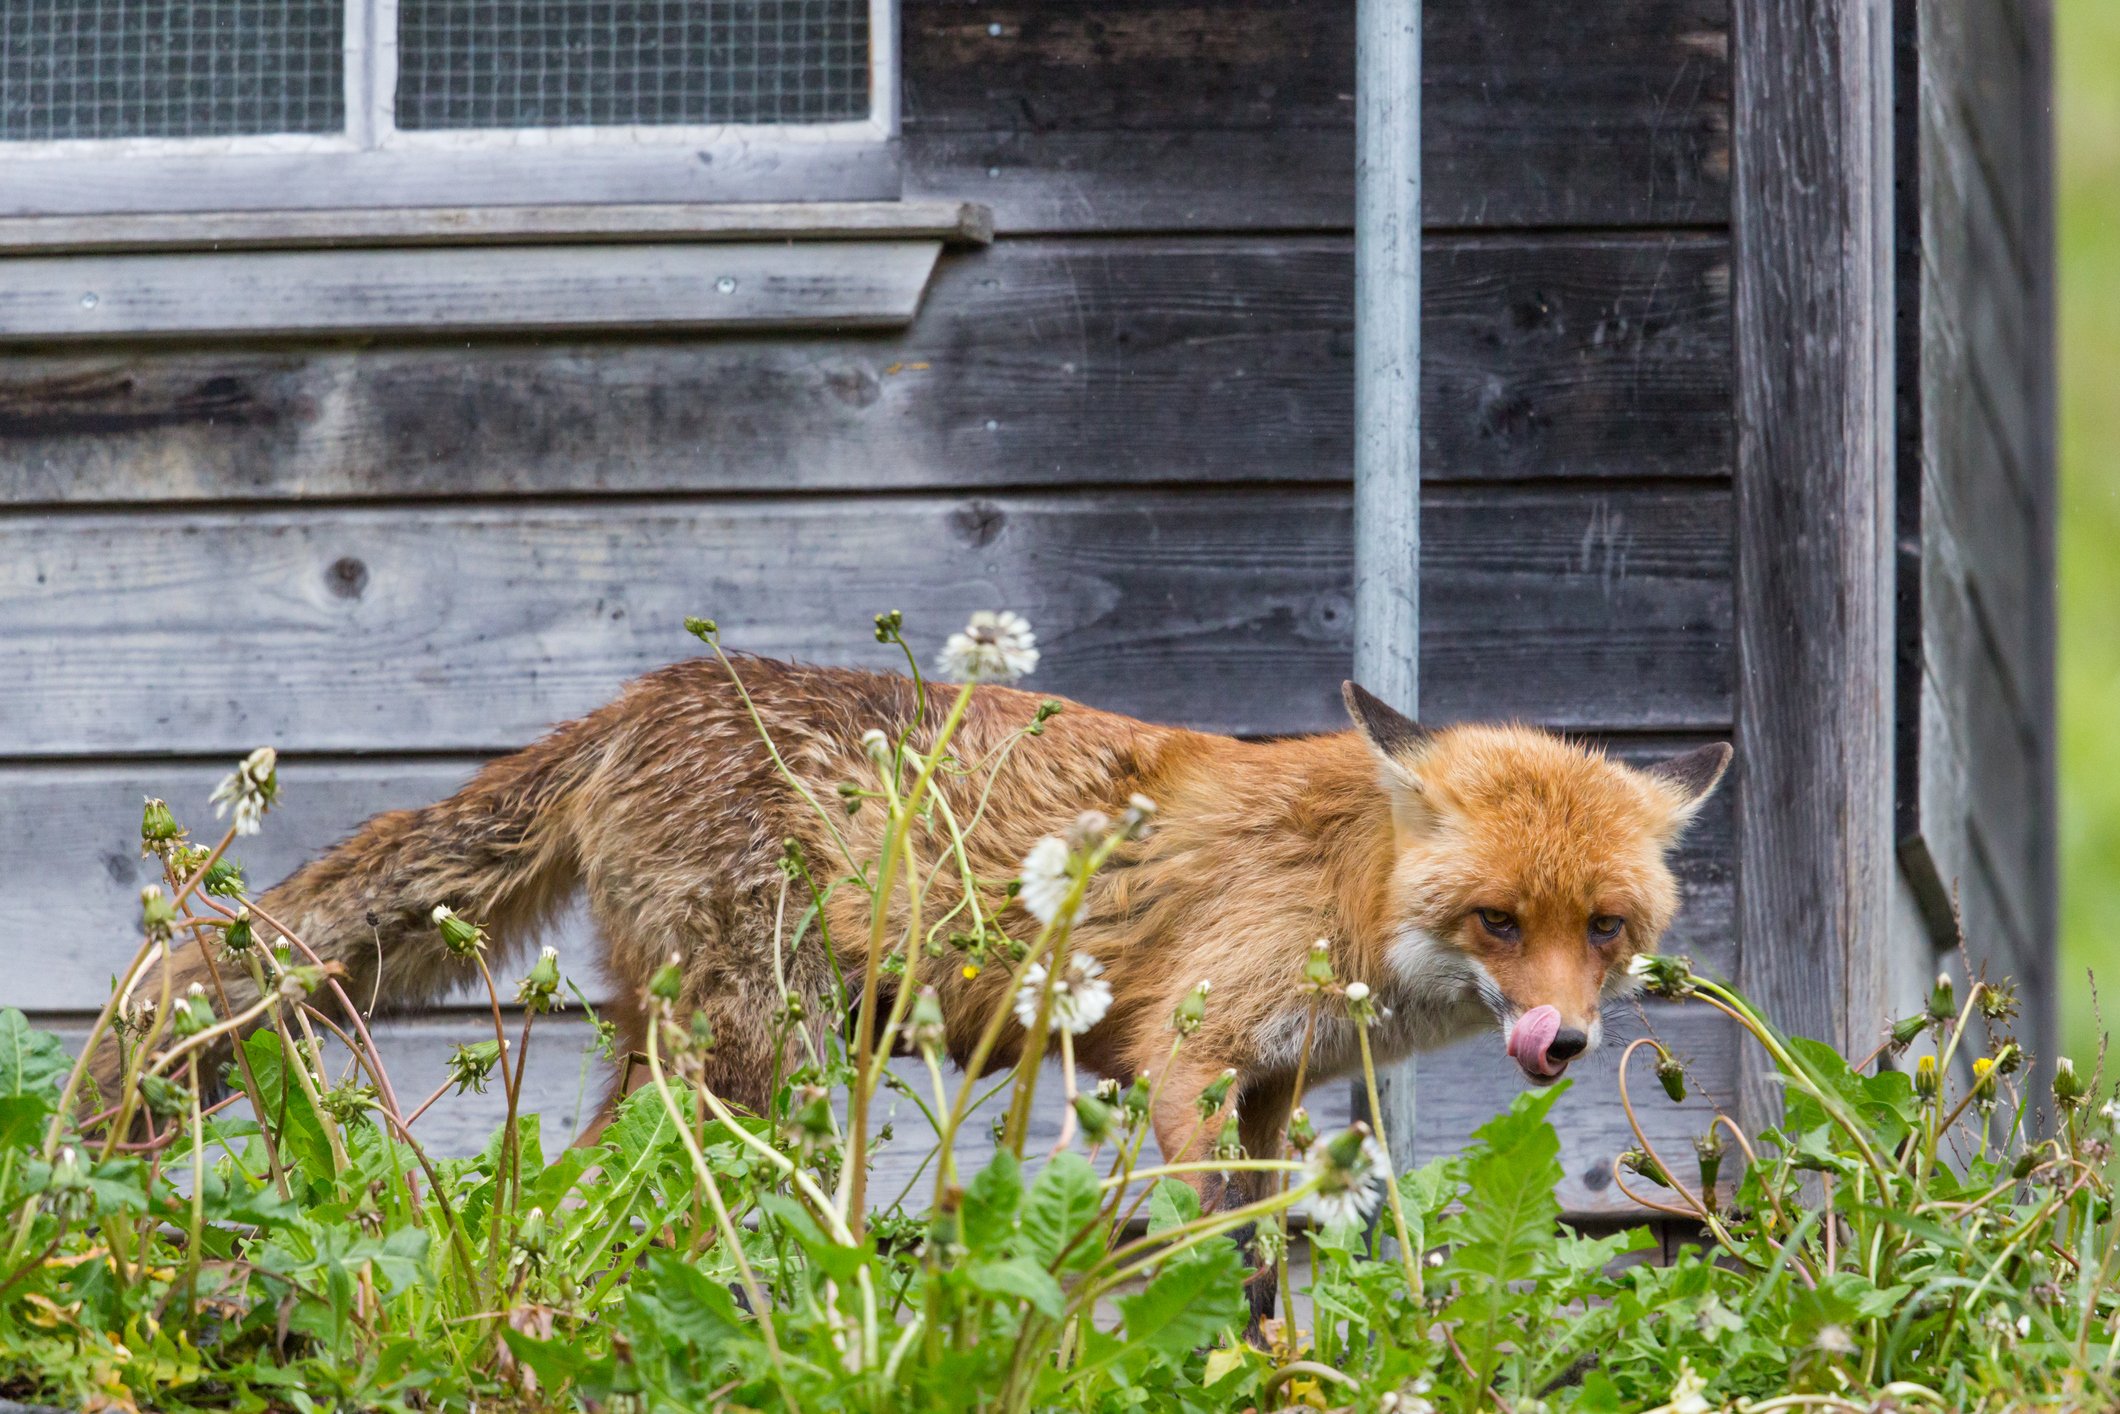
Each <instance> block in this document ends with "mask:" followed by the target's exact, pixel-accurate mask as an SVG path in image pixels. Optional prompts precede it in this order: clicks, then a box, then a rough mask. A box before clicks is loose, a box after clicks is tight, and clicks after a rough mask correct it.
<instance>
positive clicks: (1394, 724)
mask: <svg viewBox="0 0 2120 1414" xmlns="http://www.w3.org/2000/svg"><path fill="white" fill-rule="evenodd" d="M1340 697H1341V698H1342V699H1343V700H1344V701H1345V702H1346V703H1347V715H1348V716H1350V717H1352V718H1354V724H1355V727H1356V729H1357V730H1359V731H1360V732H1361V733H1362V735H1363V737H1364V738H1365V739H1367V740H1368V742H1369V744H1370V745H1371V746H1372V747H1374V748H1375V749H1376V753H1377V755H1379V756H1381V757H1383V758H1384V759H1385V760H1386V761H1392V762H1396V761H1397V759H1398V758H1399V757H1401V756H1403V755H1404V754H1406V753H1408V752H1411V751H1416V750H1418V749H1419V748H1420V747H1421V746H1423V745H1425V744H1426V743H1427V741H1428V736H1429V733H1428V729H1427V728H1426V727H1424V726H1422V725H1421V724H1420V723H1419V722H1416V721H1415V720H1413V718H1411V717H1409V716H1407V715H1406V714H1405V713H1403V712H1400V711H1398V710H1397V709H1396V708H1393V707H1391V706H1389V705H1387V704H1386V703H1385V702H1384V700H1383V699H1382V698H1380V697H1378V696H1377V695H1376V694H1375V693H1373V692H1371V691H1369V690H1368V689H1367V688H1365V687H1363V686H1362V685H1361V684H1360V683H1354V682H1343V683H1341V684H1340Z"/></svg>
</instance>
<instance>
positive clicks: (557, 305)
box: [0, 240, 942, 343]
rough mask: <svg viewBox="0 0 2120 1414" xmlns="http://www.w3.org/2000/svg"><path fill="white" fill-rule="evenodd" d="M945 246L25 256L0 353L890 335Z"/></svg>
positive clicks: (10, 275) (2, 315)
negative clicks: (676, 333)
mask: <svg viewBox="0 0 2120 1414" xmlns="http://www.w3.org/2000/svg"><path fill="white" fill-rule="evenodd" d="M941 253H942V243H941V242H940V241H936V240H907V241H891V240H883V241H818V242H811V243H806V244H786V243H780V244H771V243H763V242H727V243H719V244H714V243H708V244H682V245H672V244H657V245H647V244H642V245H602V246H496V247H490V248H484V249H469V248H458V247H433V248H427V249H398V250H336V251H318V250H289V251H248V252H244V253H242V254H240V255H232V256H223V255H217V254H212V253H190V254H179V255H70V256H24V257H20V258H17V259H12V260H9V261H7V263H6V265H5V267H4V271H5V276H6V278H5V279H4V280H0V342H18V343H21V342H28V343H59V342H72V341H77V340H88V339H96V340H104V339H115V338H123V337H142V338H172V337H179V336H189V337H199V338H226V337H231V336H241V337H246V338H271V337H281V336H298V335H299V336H320V335H321V336H332V335H349V334H377V333H386V332H396V333H399V334H413V335H417V336H423V337H424V336H432V335H436V334H465V333H493V332H497V331H502V330H510V331H516V332H529V331H548V330H576V331H578V330H599V329H600V330H608V331H620V330H623V331H625V332H628V333H645V332H654V331H658V330H671V329H690V330H709V329H834V330H844V329H891V328H902V327H904V326H905V325H907V324H910V323H912V322H913V316H914V315H915V314H916V313H918V312H919V309H920V297H921V295H922V294H923V293H924V292H925V291H926V289H927V282H928V276H929V275H930V274H931V273H932V272H933V270H934V268H935V260H936V258H937V257H938V256H939V255H941Z"/></svg>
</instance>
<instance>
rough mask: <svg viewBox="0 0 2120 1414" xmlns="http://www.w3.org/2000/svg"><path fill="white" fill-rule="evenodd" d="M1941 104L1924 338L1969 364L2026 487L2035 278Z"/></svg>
mask: <svg viewBox="0 0 2120 1414" xmlns="http://www.w3.org/2000/svg"><path fill="white" fill-rule="evenodd" d="M1935 103H1936V97H1935V95H1934V94H1924V98H1923V104H1922V123H1923V150H1922V173H1921V187H1922V191H1923V195H1924V209H1923V215H1922V227H1921V263H1922V281H1923V285H1922V319H1923V324H1924V326H1925V332H1924V338H1925V340H1927V341H1929V342H1930V343H1933V341H1934V340H1937V339H1939V338H1940V339H1944V340H1947V341H1948V342H1949V345H1950V347H1951V349H1952V352H1953V354H1954V356H1955V357H1957V358H1959V359H1962V360H1964V361H1965V363H1966V365H1967V367H1968V369H1969V374H1968V377H1967V385H1968V390H1969V391H1970V392H1972V393H1973V394H1974V395H1975V396H1977V397H1980V398H1981V399H1982V400H1983V401H1984V402H1985V403H1986V405H1987V406H1988V407H1989V409H1990V410H1991V414H1992V415H1993V417H1994V418H1995V420H1996V425H1997V428H1998V429H1999V431H2000V433H2001V435H2002V438H2003V442H2004V445H2005V446H2006V447H2007V448H2008V450H2009V452H2010V467H2009V470H2010V473H2011V474H2012V475H2013V476H2016V477H2017V478H2019V482H2020V484H2023V478H2024V472H2023V470H2022V468H2023V467H2024V466H2025V465H2026V463H2027V460H2028V459H2029V457H2030V456H2031V455H2032V444H2033V441H2034V439H2035V438H2036V436H2037V432H2036V430H2035V429H2034V427H2033V424H2032V421H2031V409H2030V406H2029V404H2028V403H2027V401H2026V386H2025V381H2024V375H2025V368H2026V360H2027V359H2028V357H2029V354H2030V342H2031V340H2032V338H2033V337H2034V336H2033V333H2032V327H2031V323H2030V312H2029V304H2028V301H2027V298H2026V290H2027V287H2026V283H2025V278H2026V277H2025V274H2024V271H2023V268H2022V266H2020V265H2019V263H2018V261H2017V258H2016V255H2015V253H2014V252H2013V251H2012V250H2011V249H2010V248H2009V242H2008V240H2007V238H2006V236H2005V234H2004V230H2003V225H2002V219H2001V215H2000V213H1999V211H1998V209H1997V206H1996V193H1995V191H1994V189H1993V187H1992V185H1991V183H1990V182H1989V180H1988V178H1987V174H1986V173H1985V172H1984V171H1982V170H1981V169H1980V168H1979V166H1978V165H1977V161H1976V158H1975V155H1974V154H1973V152H1972V151H1971V150H1970V147H1969V144H1968V139H1967V138H1966V136H1965V134H1964V133H1963V132H1953V131H1952V130H1951V129H1950V128H1949V127H1948V126H1947V125H1944V124H1943V123H1942V122H1941V120H1940V119H1939V116H1938V114H1937V113H1936V111H1935ZM1928 361H1929V360H1928V358H1927V357H1926V356H1925V357H1924V363H1927V362H1928Z"/></svg>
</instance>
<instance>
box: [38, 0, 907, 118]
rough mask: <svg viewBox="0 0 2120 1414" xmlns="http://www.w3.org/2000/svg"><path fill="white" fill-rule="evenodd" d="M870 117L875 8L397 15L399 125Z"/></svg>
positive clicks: (481, 0)
mask: <svg viewBox="0 0 2120 1414" xmlns="http://www.w3.org/2000/svg"><path fill="white" fill-rule="evenodd" d="M0 3H7V0H0ZM868 115H869V5H868V0H400V4H399V7H398V91H397V125H398V126H399V127H400V128H406V129H414V128H553V127H576V126H587V127H614V126H630V125H634V124H641V125H668V124H697V123H825V122H837V121H844V120H850V119H861V118H866V117H867V116H868Z"/></svg>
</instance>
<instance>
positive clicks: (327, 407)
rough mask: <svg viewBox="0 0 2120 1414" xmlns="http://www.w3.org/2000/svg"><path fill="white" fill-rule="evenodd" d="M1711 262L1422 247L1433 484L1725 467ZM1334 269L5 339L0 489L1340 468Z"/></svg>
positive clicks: (1249, 262) (1204, 248) (756, 487)
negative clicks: (871, 329) (809, 315)
mask: <svg viewBox="0 0 2120 1414" xmlns="http://www.w3.org/2000/svg"><path fill="white" fill-rule="evenodd" d="M404 254H414V253H412V252H404ZM1728 271H1729V267H1728V251H1727V246H1726V243H1725V242H1724V241H1723V240H1722V239H1721V238H1720V237H1713V236H1691V235H1671V234H1657V233H1652V234H1642V235H1637V234H1627V235H1613V236H1586V235H1578V236H1480V237H1436V238H1433V239H1432V240H1431V241H1430V242H1429V246H1428V251H1427V259H1426V263H1425V267H1424V270H1423V276H1424V279H1425V280H1426V282H1427V284H1426V290H1427V293H1426V298H1425V306H1426V312H1425V317H1424V320H1423V324H1424V328H1423V330H1422V339H1423V345H1424V350H1425V354H1426V358H1425V361H1424V367H1423V377H1422V383H1423V389H1422V392H1423V395H1422V404H1423V406H1422V414H1423V415H1422V426H1423V429H1424V436H1425V446H1424V447H1423V465H1424V468H1425V472H1426V474H1427V476H1428V477H1429V478H1431V479H1438V480H1473V479H1480V480H1485V479H1496V480H1526V479H1540V478H1553V477H1569V478H1575V477H1598V478H1640V477H1652V476H1653V477H1675V478H1685V479H1706V480H1714V479H1716V478H1720V477H1725V476H1727V475H1728V474H1729V469H1730V463H1729V456H1730V453H1729V396H1730V329H1729V273H1728ZM1353 288H1354V271H1353V264H1352V259H1351V252H1350V248H1349V243H1348V241H1347V239H1346V238H1345V237H1339V236H1332V237H1316V236H1312V237H1264V238H1257V239H1234V238H1229V237H1203V238H1191V239H1182V240H1181V239H1176V238H1168V237H1165V238H1149V239H1123V240H1089V239H1072V240H1050V241H1048V240H1035V241H1013V242H1011V241H1004V242H1002V243H1001V244H1000V245H997V246H996V247H995V248H993V249H992V250H987V251H976V252H964V253H959V254H951V255H946V256H944V257H943V261H942V265H941V268H940V270H939V271H938V272H937V275H936V278H935V281H934V284H933V287H932V288H931V289H930V291H929V293H928V298H927V301H926V305H925V307H924V308H923V310H922V311H921V314H920V317H919V319H918V320H917V321H916V322H915V324H914V325H913V327H912V328H911V329H909V330H907V331H906V332H905V333H904V334H903V335H898V336H890V337H878V336H874V335H867V336H855V335H848V336H841V337H824V336H815V335H812V336H801V337H792V336H791V337H781V338H772V339H755V338H716V339H704V340H702V339H661V340H654V341H637V342H625V343H617V342H612V341H602V342H596V343H581V342H571V343H559V344H553V343H541V344H538V345H535V346H531V345H524V344H509V343H493V342H488V343H481V344H477V345H473V346H470V347H466V346H464V345H463V344H461V343H449V344H432V343H430V344H425V345H419V344H412V345H408V344H404V343H397V344H391V345H385V346H382V347H375V348H360V349H351V348H309V349H271V348H245V349H216V350H199V349H170V350H162V351H155V352H144V351H140V350H131V349H129V350H126V351H124V352H123V353H117V352H108V351H106V352H98V353H96V354H93V355H83V354H41V355H29V356H17V357H11V358H7V359H4V360H0V492H4V493H5V495H6V497H7V499H9V500H11V501H14V502H16V503H18V504H21V503H32V502H37V503H88V502H101V501H133V500H142V499H152V500H156V501H163V500H170V499H185V498H197V499H203V500H253V499H263V500H273V499H281V498H289V497H293V498H309V497H331V498H366V497H433V496H463V495H513V494H536V495H558V494H591V493H602V492H669V491H767V490H771V491H785V490H790V489H796V488H800V489H804V490H817V491H826V490H865V489H873V488H877V487H886V486H888V487H903V488H909V489H910V488H916V487H969V486H1038V485H1056V484H1066V483H1070V482H1073V483H1084V482H1088V483H1113V482H1135V481H1158V482H1164V481H1214V482H1232V481H1328V482H1343V481H1346V480H1347V479H1348V477H1349V476H1350V475H1351V467H1352V457H1353V450H1352V448H1353V444H1352V441H1351V433H1350V421H1351V418H1352V413H1353V400H1352V382H1351V360H1352V339H1353V317H1352V311H1351V308H1350V304H1351V299H1352V291H1353Z"/></svg>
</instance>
